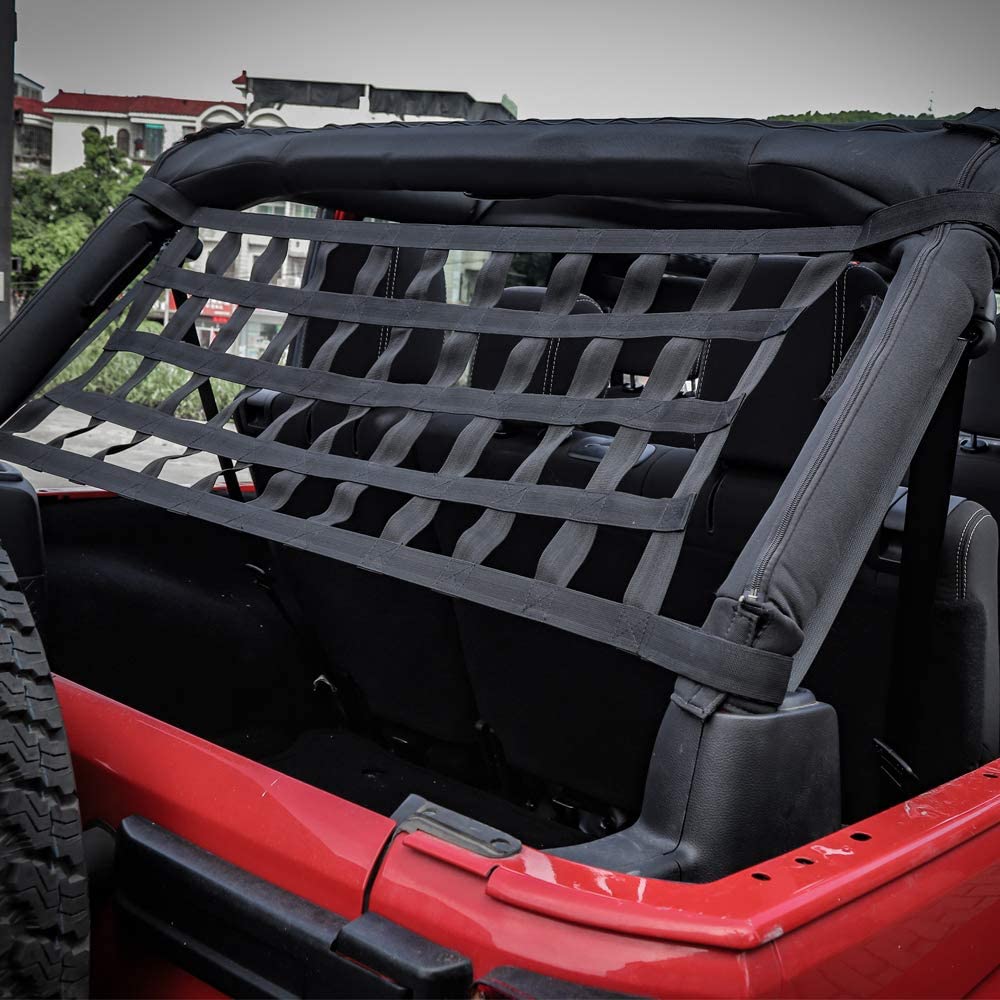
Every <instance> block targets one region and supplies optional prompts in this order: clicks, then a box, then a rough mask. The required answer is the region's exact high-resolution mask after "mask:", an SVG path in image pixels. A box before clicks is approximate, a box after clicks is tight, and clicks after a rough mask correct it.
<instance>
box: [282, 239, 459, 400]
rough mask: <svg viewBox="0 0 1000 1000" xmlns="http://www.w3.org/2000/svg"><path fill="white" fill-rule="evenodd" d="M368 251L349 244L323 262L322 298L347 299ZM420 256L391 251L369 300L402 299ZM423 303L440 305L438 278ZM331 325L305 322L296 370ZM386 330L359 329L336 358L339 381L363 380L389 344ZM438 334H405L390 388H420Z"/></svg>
mask: <svg viewBox="0 0 1000 1000" xmlns="http://www.w3.org/2000/svg"><path fill="white" fill-rule="evenodd" d="M369 251H370V247H363V246H357V245H355V244H341V245H340V246H338V247H337V248H336V249H335V250H334V251H333V252H332V253H331V254H330V256H329V258H328V259H327V267H326V276H325V278H324V280H323V284H322V286H321V288H322V290H323V291H324V292H346V293H350V292H351V291H353V288H354V280H355V276H356V275H357V273H358V271H359V270H360V269H361V267H362V266H363V265H364V263H365V260H366V259H367V257H368V253H369ZM423 257H424V253H423V251H422V250H411V249H407V248H405V247H404V248H401V249H396V250H394V251H393V254H392V257H391V258H390V261H389V268H388V270H387V271H386V275H385V277H384V278H383V279H382V281H381V282H380V283H379V285H378V287H377V288H376V289H375V293H374V294H375V297H377V298H388V299H401V298H405V297H406V291H407V288H408V287H409V285H410V282H411V281H412V280H413V278H414V277H415V276H416V274H417V272H418V271H419V270H420V266H421V264H422V263H423ZM424 297H425V298H426V299H428V300H430V301H433V302H444V301H445V282H444V275H443V274H439V275H437V276H436V278H435V279H434V280H433V281H432V282H431V285H430V288H429V289H428V292H427V294H426V295H425V296H424ZM336 325H337V323H336V320H329V319H317V318H315V317H313V318H310V319H309V320H308V321H307V324H306V329H305V333H304V335H303V337H302V344H301V347H300V352H299V354H298V355H297V356H296V357H295V359H294V363H295V364H296V365H299V366H302V367H305V366H307V365H308V364H309V362H310V361H311V360H312V359H313V357H314V356H315V354H316V352H317V351H318V350H319V348H320V346H321V345H322V344H323V343H324V342H325V341H326V340H327V338H328V337H330V336H331V334H332V333H333V331H334V328H335V327H336ZM389 334H390V330H389V328H388V327H377V326H367V325H362V326H359V327H358V329H357V331H356V332H355V333H353V334H352V335H351V336H350V337H349V338H348V339H347V341H346V342H345V343H344V344H343V346H342V347H341V348H340V350H339V351H338V352H337V355H336V358H335V359H334V364H333V370H334V371H335V372H337V373H338V374H341V375H353V376H356V377H361V376H364V375H366V374H367V373H368V371H369V369H370V368H371V366H372V365H373V364H374V363H375V360H376V358H378V357H379V355H380V354H382V353H383V352H384V351H385V350H386V348H387V347H388V344H389ZM442 337H443V334H442V333H441V332H440V331H438V330H419V331H414V332H413V333H411V334H410V337H409V339H408V340H407V342H406V345H405V346H404V347H403V349H402V350H401V351H400V352H399V354H398V355H397V357H396V358H395V360H394V361H393V364H392V371H391V372H390V375H389V378H390V381H392V382H426V381H427V379H428V378H430V376H431V373H432V372H433V371H434V366H435V364H436V362H437V357H438V353H439V352H440V348H441V339H442Z"/></svg>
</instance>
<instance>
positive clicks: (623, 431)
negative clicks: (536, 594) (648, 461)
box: [535, 254, 757, 587]
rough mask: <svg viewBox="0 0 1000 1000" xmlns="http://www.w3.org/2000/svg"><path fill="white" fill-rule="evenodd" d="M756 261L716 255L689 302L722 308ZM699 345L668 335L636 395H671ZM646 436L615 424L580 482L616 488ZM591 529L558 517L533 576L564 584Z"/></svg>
mask: <svg viewBox="0 0 1000 1000" xmlns="http://www.w3.org/2000/svg"><path fill="white" fill-rule="evenodd" d="M756 262H757V257H756V255H753V254H748V255H730V256H726V257H723V258H721V259H720V260H719V261H718V262H717V263H716V265H715V266H714V267H713V268H712V271H711V272H710V274H709V276H708V278H707V280H706V281H705V283H704V284H703V285H702V287H701V289H700V291H699V293H698V297H697V299H696V301H695V304H694V307H693V308H695V309H699V310H703V311H705V312H726V311H728V310H729V309H731V308H732V307H733V305H734V304H735V302H736V300H737V298H738V297H739V295H740V292H742V290H743V287H744V285H745V284H746V282H747V279H748V278H749V277H750V272H751V271H752V270H753V268H754V265H755V264H756ZM700 349H701V342H700V341H697V340H688V339H684V338H674V339H672V340H670V341H668V342H667V343H666V344H665V345H664V346H663V348H662V349H661V351H660V353H659V355H658V357H657V359H656V363H655V364H654V365H653V369H652V371H651V372H650V375H649V378H648V379H647V380H646V384H645V385H644V386H643V387H642V390H641V392H640V398H641V399H649V400H662V399H673V398H674V397H675V396H676V395H677V394H678V393H679V392H680V391H681V389H682V388H683V386H684V383H685V381H687V379H688V378H689V377H690V375H691V370H692V368H693V366H694V363H695V360H696V359H697V356H698V352H699V351H700ZM650 437H651V434H650V433H649V432H646V431H639V430H635V429H633V428H628V427H620V428H619V429H618V431H617V432H616V433H615V436H614V439H613V440H612V442H611V446H610V447H609V448H608V451H607V452H606V454H605V455H604V456H603V458H602V459H601V461H600V463H599V464H598V466H597V469H596V470H595V471H594V474H593V476H592V477H591V479H590V482H589V483H588V484H587V487H586V488H587V489H588V490H613V489H616V488H617V487H618V485H619V484H620V483H621V481H622V480H623V479H624V478H625V476H626V475H627V474H628V472H629V470H630V469H631V468H632V467H633V466H634V465H635V463H636V462H638V461H639V459H640V458H641V457H642V453H643V451H644V450H645V448H646V445H648V444H649V439H650ZM578 529H582V530H578ZM596 535H597V525H593V524H590V525H585V524H574V523H571V522H564V523H563V524H562V526H561V527H560V528H559V530H558V531H557V532H556V534H555V535H554V536H553V538H552V540H551V541H550V542H549V544H548V545H547V546H546V548H545V551H544V552H543V553H542V556H541V559H540V560H539V563H538V571H537V573H536V574H535V575H536V577H537V578H538V579H540V580H546V581H548V582H550V583H556V584H558V585H559V586H563V587H565V586H567V585H568V584H569V582H570V580H572V578H573V575H574V574H575V573H576V572H577V570H578V569H579V568H580V566H582V565H583V562H584V560H585V559H586V557H587V554H588V553H589V551H590V547H591V545H592V544H593V541H594V538H595V537H596Z"/></svg>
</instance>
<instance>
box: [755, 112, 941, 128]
mask: <svg viewBox="0 0 1000 1000" xmlns="http://www.w3.org/2000/svg"><path fill="white" fill-rule="evenodd" d="M956 117H957V115H932V114H930V112H927V111H925V112H923V113H921V114H919V115H895V114H892V112H888V111H807V112H805V114H801V115H770V116H769V117H768V119H767V120H768V121H769V122H803V123H805V124H807V125H846V124H849V123H852V122H884V121H888V120H891V119H893V118H901V119H910V120H913V121H917V120H920V119H925V120H927V119H935V118H945V119H947V118H956Z"/></svg>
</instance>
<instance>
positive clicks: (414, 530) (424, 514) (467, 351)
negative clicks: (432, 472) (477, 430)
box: [382, 251, 514, 545]
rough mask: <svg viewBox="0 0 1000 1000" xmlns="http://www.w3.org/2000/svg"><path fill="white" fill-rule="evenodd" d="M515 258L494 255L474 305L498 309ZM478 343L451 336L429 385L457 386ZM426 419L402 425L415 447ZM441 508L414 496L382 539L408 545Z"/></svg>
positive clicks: (412, 418)
mask: <svg viewBox="0 0 1000 1000" xmlns="http://www.w3.org/2000/svg"><path fill="white" fill-rule="evenodd" d="M513 259H514V255H513V254H510V253H501V252H499V251H498V252H495V253H493V254H491V255H490V257H489V258H488V259H487V261H486V263H485V264H484V265H483V267H482V270H481V271H480V272H479V276H478V278H477V279H476V287H475V290H474V291H473V293H472V301H471V305H472V306H474V307H480V308H486V307H489V306H495V305H496V304H497V302H499V301H500V296H501V295H502V294H503V290H504V287H505V285H506V282H507V275H508V273H509V271H510V265H511V263H512V262H513ZM478 341H479V335H478V334H469V333H462V332H461V331H458V330H454V331H452V332H451V333H449V334H447V336H446V337H445V340H444V344H443V345H442V348H441V355H440V358H439V360H438V365H437V368H436V369H435V371H434V374H433V375H432V376H431V378H430V382H429V384H430V385H454V384H455V383H456V382H457V381H458V380H459V379H460V378H461V377H462V375H463V374H464V373H465V370H466V368H467V367H468V365H469V364H470V363H471V361H472V358H473V356H474V354H475V351H476V345H477V343H478ZM423 417H428V418H429V417H430V414H417V413H409V414H407V415H406V417H404V418H403V420H402V421H401V422H400V425H402V424H406V423H407V422H408V421H409V428H408V434H409V435H410V437H411V441H410V446H411V447H412V445H413V443H415V442H416V439H417V437H418V436H419V435H420V433H421V432H422V431H423V429H424V428H425V427H426V426H427V424H428V422H429V419H421V418H423ZM439 506H440V501H437V500H430V499H428V498H426V497H413V498H412V499H411V500H408V501H407V502H406V503H405V504H403V506H402V507H400V509H399V510H398V511H396V513H395V514H393V516H392V517H391V518H389V520H388V521H387V522H386V525H385V527H384V528H383V529H382V537H383V538H385V539H387V540H389V541H394V542H399V543H400V544H402V545H406V544H408V543H409V542H410V541H411V540H412V539H413V538H415V537H416V536H417V535H418V534H420V532H421V531H423V530H424V528H426V527H427V525H429V524H430V523H431V521H432V520H433V519H434V515H435V513H437V510H438V507H439Z"/></svg>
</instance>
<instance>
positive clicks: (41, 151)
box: [17, 125, 52, 160]
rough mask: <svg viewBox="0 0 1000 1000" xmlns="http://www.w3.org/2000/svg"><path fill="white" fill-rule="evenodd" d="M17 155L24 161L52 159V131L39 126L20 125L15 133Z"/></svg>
mask: <svg viewBox="0 0 1000 1000" xmlns="http://www.w3.org/2000/svg"><path fill="white" fill-rule="evenodd" d="M17 137H18V140H19V141H18V145H19V146H20V150H19V153H20V155H21V156H23V157H24V158H25V159H31V160H49V159H51V158H52V131H51V129H47V128H44V127H43V126H41V125H22V126H21V128H19V129H18V133H17Z"/></svg>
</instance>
